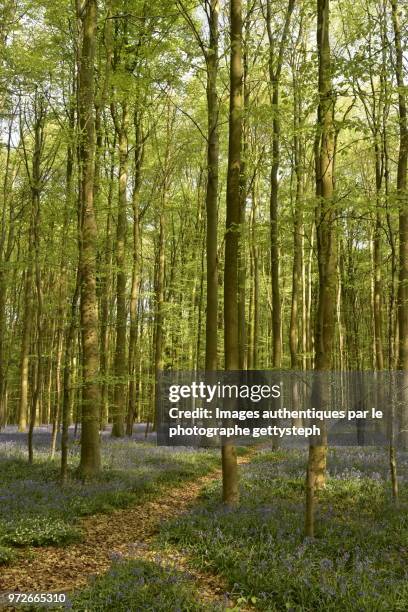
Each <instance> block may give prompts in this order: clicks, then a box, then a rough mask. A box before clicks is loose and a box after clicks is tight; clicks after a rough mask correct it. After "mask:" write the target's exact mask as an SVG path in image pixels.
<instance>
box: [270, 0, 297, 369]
mask: <svg viewBox="0 0 408 612" xmlns="http://www.w3.org/2000/svg"><path fill="white" fill-rule="evenodd" d="M294 6H295V1H294V0H289V2H288V5H287V9H286V16H285V24H284V27H283V32H282V36H281V39H280V43H279V48H278V53H277V57H275V51H274V49H275V32H273V30H272V5H271V0H267V3H266V28H267V33H268V39H269V58H268V69H269V81H270V85H271V90H272V96H271V101H272V167H271V192H270V201H269V213H270V239H271V278H272V343H273V344H272V367H273V368H280V366H281V356H282V320H281V319H282V313H281V310H282V308H281V295H280V281H279V267H280V266H279V227H278V209H279V166H280V118H279V112H280V110H279V86H280V77H281V72H282V65H283V59H284V53H285V49H286V42H287V37H288V32H289V26H290V20H291V17H292V13H293V9H294Z"/></svg>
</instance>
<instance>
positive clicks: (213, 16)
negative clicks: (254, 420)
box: [205, 0, 219, 371]
mask: <svg viewBox="0 0 408 612" xmlns="http://www.w3.org/2000/svg"><path fill="white" fill-rule="evenodd" d="M209 9H210V12H209V23H208V25H209V30H210V39H209V51H208V52H207V54H206V64H207V111H208V144H207V190H206V196H205V205H206V212H207V235H206V254H207V309H206V319H205V369H206V370H208V371H211V370H216V369H217V336H218V334H217V330H218V260H217V229H218V165H219V136H218V114H219V108H218V96H217V74H218V36H219V33H218V14H219V1H218V0H211V2H210V6H209Z"/></svg>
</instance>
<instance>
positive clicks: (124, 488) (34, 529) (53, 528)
mask: <svg viewBox="0 0 408 612" xmlns="http://www.w3.org/2000/svg"><path fill="white" fill-rule="evenodd" d="M78 451H79V448H78V446H77V445H74V446H73V448H72V450H71V454H70V459H69V479H68V482H67V483H66V485H64V486H61V485H60V483H59V462H58V458H56V459H54V460H51V459H50V458H49V452H48V448H47V449H41V448H40V449H37V450H36V452H35V462H34V464H33V465H29V464H28V462H27V460H26V458H25V457H24V456H23V452H22V450H21V447H20V446H19V445H14V446H13V447H12V448H11V452H10V448H8V449H7V452H4V453H3V454H2V452H1V450H0V469H1V472H2V483H1V485H0V546H1V547H2V548H0V564H1V563H10V562H11V561H12V560H13V555H11V554H10V555H8V553H7V552H6V551H8V550H10V549H12V548H15V547H17V548H21V547H25V546H46V545H54V546H64V545H67V544H70V543H71V542H74V541H78V540H79V539H81V536H82V534H81V530H80V528H79V527H78V519H79V518H80V517H84V516H89V515H95V514H98V513H110V512H113V511H114V510H117V509H120V508H126V507H128V506H130V505H135V504H140V503H143V502H145V501H146V500H148V499H152V498H155V497H157V496H159V495H161V494H162V493H163V492H164V491H165V490H166V489H167V488H169V487H174V486H177V485H179V484H182V483H183V482H188V481H189V480H195V479H196V478H199V477H201V476H204V475H206V474H208V473H209V472H211V471H213V470H214V469H215V468H217V467H219V465H220V453H219V451H207V450H199V451H197V450H195V451H194V450H192V449H184V448H180V449H168V448H160V447H156V446H153V445H152V444H149V443H141V442H135V441H133V440H105V441H103V443H102V460H103V469H102V472H101V474H100V475H99V476H98V478H96V479H95V480H93V481H92V482H90V483H87V484H83V483H81V482H80V481H78V480H77V479H76V478H75V471H76V468H77V466H78V461H79V455H78ZM3 548H4V552H3V554H2V553H1V550H2V549H3Z"/></svg>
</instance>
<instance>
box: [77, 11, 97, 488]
mask: <svg viewBox="0 0 408 612" xmlns="http://www.w3.org/2000/svg"><path fill="white" fill-rule="evenodd" d="M78 9H79V7H78ZM80 18H81V21H82V36H83V37H82V47H81V60H80V67H79V83H78V89H79V92H78V93H79V127H80V147H79V157H80V164H81V200H82V201H81V210H80V241H79V253H80V264H79V265H80V271H81V301H80V311H81V331H82V334H81V336H82V338H81V339H82V377H83V386H82V415H81V416H82V420H81V460H80V466H79V473H80V475H81V477H82V478H83V479H87V478H90V477H92V476H94V475H95V474H96V473H97V472H99V470H100V467H101V456H100V441H99V418H100V404H101V397H100V389H99V382H98V375H99V345H98V301H97V295H96V251H97V225H96V218H95V210H94V201H93V189H94V184H93V183H94V156H95V117H94V97H95V95H94V77H95V70H94V61H95V46H96V28H97V2H96V0H87V2H86V3H85V5H84V7H83V9H82V15H81V17H80Z"/></svg>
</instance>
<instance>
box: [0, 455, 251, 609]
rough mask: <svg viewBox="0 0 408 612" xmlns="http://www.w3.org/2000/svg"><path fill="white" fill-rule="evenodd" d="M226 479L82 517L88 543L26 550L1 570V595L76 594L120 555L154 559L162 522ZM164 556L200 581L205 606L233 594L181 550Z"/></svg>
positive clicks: (199, 481) (187, 486) (218, 472)
mask: <svg viewBox="0 0 408 612" xmlns="http://www.w3.org/2000/svg"><path fill="white" fill-rule="evenodd" d="M254 452H255V449H254V450H251V451H250V453H248V454H247V455H246V456H244V457H239V458H238V462H239V463H240V464H243V463H248V462H249V461H250V460H251V457H252V455H253V454H254ZM220 477H221V470H219V469H217V470H216V471H214V472H211V473H210V474H207V475H206V476H204V477H202V478H199V479H197V480H196V481H189V482H184V483H183V484H182V485H180V486H177V487H176V488H172V489H167V490H166V491H165V492H164V493H163V494H162V495H160V497H158V498H156V499H154V500H151V501H147V502H144V503H142V504H140V505H137V506H131V507H129V508H126V509H123V510H116V511H115V512H113V513H111V514H106V515H105V514H98V515H95V516H91V517H87V518H85V519H82V520H81V522H80V527H81V528H82V530H83V533H84V537H83V541H82V542H80V543H78V544H72V545H69V546H67V547H65V548H56V547H51V546H47V547H41V548H29V549H25V551H24V557H23V556H22V557H21V559H20V560H19V561H18V562H17V563H16V564H15V565H12V566H11V567H6V568H3V569H2V570H1V572H0V591H18V592H50V591H60V592H61V591H65V592H67V591H72V590H75V589H78V588H82V587H84V586H85V585H86V583H87V581H88V579H89V578H90V576H92V575H98V574H103V573H104V572H106V571H107V570H108V569H109V567H110V565H111V563H112V558H113V557H114V556H115V555H119V556H123V557H126V558H133V559H137V558H139V559H151V560H154V559H155V557H156V555H157V551H156V550H155V549H154V545H152V538H153V537H154V536H155V535H156V534H157V532H158V531H159V527H160V524H161V523H162V522H164V521H167V520H169V519H172V518H175V517H177V516H180V515H182V514H183V513H185V512H186V511H188V509H189V508H190V507H191V506H193V505H194V503H196V502H197V500H198V497H199V495H200V492H201V491H202V489H203V487H205V486H206V485H208V484H209V483H211V482H213V481H214V480H217V479H219V478H220ZM160 557H161V559H162V561H163V560H164V562H165V563H166V565H167V564H169V565H173V566H174V568H175V569H181V570H183V571H188V572H189V573H190V574H191V575H192V577H193V580H194V578H196V579H197V582H199V584H197V595H200V596H201V598H202V599H203V601H204V602H210V601H213V602H215V601H220V599H221V598H222V597H223V594H224V593H225V591H226V590H227V587H226V584H225V582H224V580H223V579H222V578H221V577H219V576H216V575H209V574H205V573H202V574H201V573H200V572H197V571H194V570H192V569H191V568H190V567H189V566H188V559H186V558H185V557H184V556H182V555H181V554H180V553H179V552H178V551H177V550H176V549H173V550H169V551H167V552H165V553H163V552H162V551H160ZM227 605H228V604H227ZM229 605H233V602H230V604H229Z"/></svg>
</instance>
